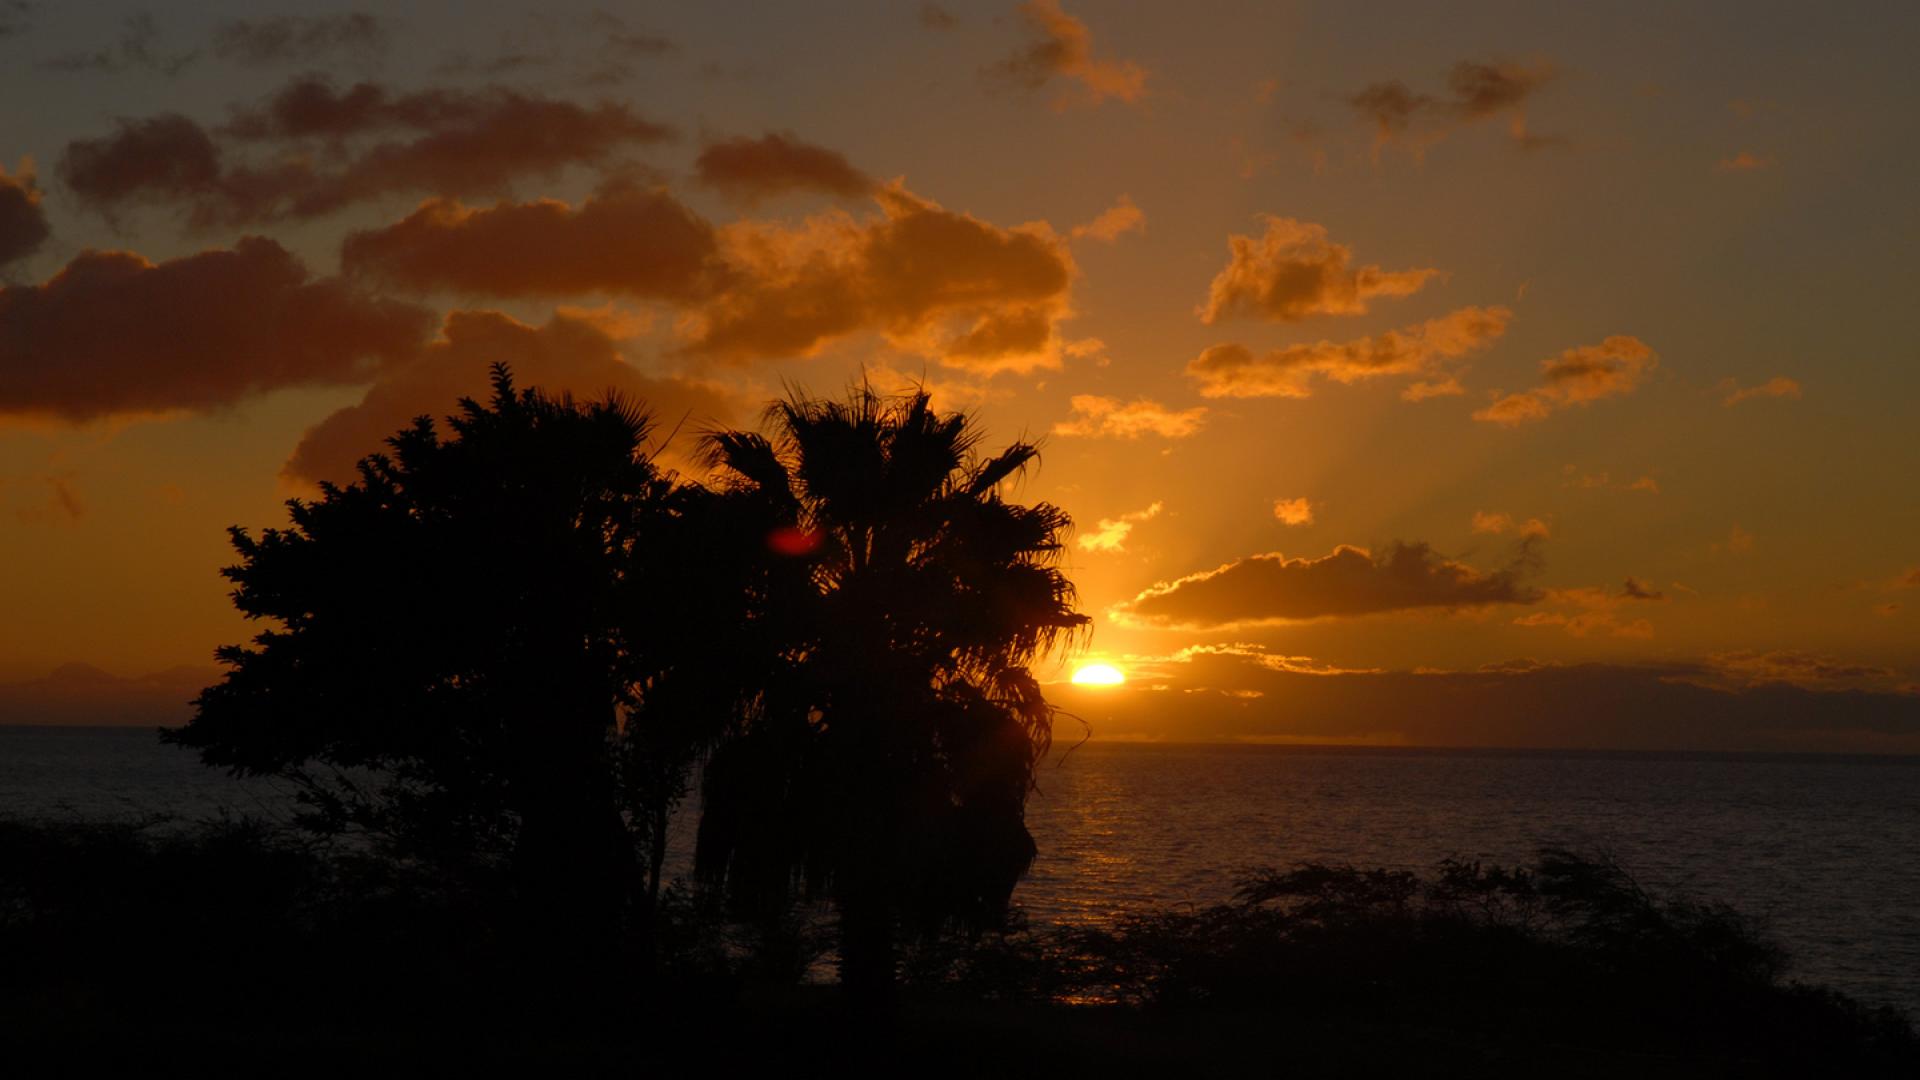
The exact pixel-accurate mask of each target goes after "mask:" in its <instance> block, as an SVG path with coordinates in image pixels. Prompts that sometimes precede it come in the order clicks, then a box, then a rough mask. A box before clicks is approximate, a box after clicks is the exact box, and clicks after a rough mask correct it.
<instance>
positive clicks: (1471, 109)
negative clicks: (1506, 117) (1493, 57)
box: [1447, 60, 1553, 120]
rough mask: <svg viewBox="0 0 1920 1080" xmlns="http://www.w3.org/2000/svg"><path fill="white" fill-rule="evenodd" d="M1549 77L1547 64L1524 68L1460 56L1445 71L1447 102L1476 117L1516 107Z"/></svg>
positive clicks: (1454, 107) (1472, 117) (1551, 75)
mask: <svg viewBox="0 0 1920 1080" xmlns="http://www.w3.org/2000/svg"><path fill="white" fill-rule="evenodd" d="M1551 78H1553V69H1552V68H1549V67H1541V68H1524V67H1520V66H1519V65H1517V64H1481V63H1475V62H1474V61H1471V60H1462V61H1461V62H1459V63H1458V64H1455V65H1453V70H1452V71H1451V72H1449V73H1448V74H1447V88H1448V89H1449V90H1451V91H1453V100H1452V101H1451V102H1449V106H1450V107H1451V108H1452V109H1453V110H1454V111H1455V112H1458V113H1459V114H1460V115H1462V116H1464V117H1466V118H1468V119H1472V120H1477V119H1479V118H1481V117H1483V116H1490V115H1492V114H1494V113H1497V112H1501V111H1503V110H1506V109H1512V108H1516V107H1518V106H1519V105H1520V104H1521V103H1523V102H1525V101H1526V99H1527V97H1528V95H1530V94H1532V93H1533V92H1534V91H1535V90H1538V89H1539V88H1540V87H1542V86H1544V85H1545V84H1546V83H1547V81H1548V80H1549V79H1551Z"/></svg>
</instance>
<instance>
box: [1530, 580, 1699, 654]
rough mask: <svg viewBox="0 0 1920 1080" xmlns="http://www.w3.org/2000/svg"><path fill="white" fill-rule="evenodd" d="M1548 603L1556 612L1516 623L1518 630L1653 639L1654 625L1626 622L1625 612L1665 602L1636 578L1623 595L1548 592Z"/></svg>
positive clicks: (1600, 591) (1575, 590)
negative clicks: (1542, 629)
mask: <svg viewBox="0 0 1920 1080" xmlns="http://www.w3.org/2000/svg"><path fill="white" fill-rule="evenodd" d="M1545 599H1546V603H1547V604H1548V605H1550V606H1551V607H1552V608H1553V609H1554V610H1545V611H1532V612H1528V613H1527V614H1525V615H1521V616H1519V617H1517V618H1515V619H1514V620H1513V624H1514V625H1515V626H1555V627H1559V628H1560V629H1563V630H1565V631H1566V632H1567V633H1569V634H1572V635H1573V636H1574V637H1586V636H1588V635H1589V634H1605V635H1608V636H1611V637H1621V638H1640V639H1645V638H1651V637H1652V636H1653V623H1652V621H1651V620H1648V619H1645V618H1624V617H1622V615H1621V609H1622V608H1623V607H1624V606H1626V605H1629V604H1633V603H1636V602H1646V601H1653V600H1660V599H1664V597H1662V596H1661V594H1659V593H1657V592H1653V591H1651V590H1649V589H1647V587H1646V586H1645V585H1643V584H1642V583H1640V582H1639V581H1636V580H1635V579H1633V578H1628V579H1627V584H1626V588H1625V589H1623V590H1622V591H1621V592H1619V593H1617V594H1616V593H1610V592H1608V591H1607V590H1605V589H1597V588H1573V589H1548V590H1547V593H1546V598H1545Z"/></svg>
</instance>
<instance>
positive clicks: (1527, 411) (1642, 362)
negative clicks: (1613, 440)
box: [1473, 334, 1659, 427]
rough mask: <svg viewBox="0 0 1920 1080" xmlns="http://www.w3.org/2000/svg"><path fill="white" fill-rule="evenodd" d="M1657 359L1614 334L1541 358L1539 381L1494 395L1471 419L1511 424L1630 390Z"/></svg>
mask: <svg viewBox="0 0 1920 1080" xmlns="http://www.w3.org/2000/svg"><path fill="white" fill-rule="evenodd" d="M1658 363H1659V358H1658V357H1656V356H1655V355H1654V352H1653V350H1652V349H1650V348H1648V347H1647V344H1646V343H1645V342H1643V341H1641V340H1640V339H1639V338H1636V337H1628V336H1626V335H1624V334H1616V335H1614V336H1613V337H1610V338H1607V339H1606V340H1605V341H1602V342H1601V343H1600V344H1598V345H1582V346H1579V347H1577V348H1572V349H1568V350H1566V351H1565V352H1563V353H1561V354H1560V355H1559V356H1556V357H1553V358H1551V359H1548V360H1542V361H1541V362H1540V369H1541V372H1542V381H1541V385H1539V386H1536V387H1534V388H1533V389H1531V390H1523V391H1520V392H1518V393H1513V394H1506V395H1504V396H1499V392H1498V391H1496V392H1495V394H1496V397H1495V400H1494V402H1493V404H1491V405H1488V406H1487V407H1486V408H1484V409H1481V410H1479V411H1477V412H1475V413H1474V414H1473V418H1474V419H1475V420H1484V421H1487V422H1488V423H1494V424H1502V425H1505V426H1508V427H1513V426H1516V425H1519V424H1525V423H1531V422H1533V421H1537V420H1544V419H1546V418H1547V417H1548V416H1549V415H1551V414H1552V413H1554V412H1555V411H1557V410H1560V409H1565V408H1568V407H1571V406H1574V405H1586V404H1588V403H1590V402H1594V401H1598V400H1600V399H1601V398H1607V397H1614V396H1616V395H1619V394H1627V393H1631V392H1632V391H1633V390H1634V388H1635V387H1637V386H1639V385H1640V381H1641V379H1643V378H1644V377H1645V376H1646V374H1647V372H1649V371H1651V370H1653V369H1654V367H1655V366H1657V365H1658Z"/></svg>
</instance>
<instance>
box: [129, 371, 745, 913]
mask: <svg viewBox="0 0 1920 1080" xmlns="http://www.w3.org/2000/svg"><path fill="white" fill-rule="evenodd" d="M449 422H450V424H451V427H452V429H453V437H451V438H445V439H443V438H441V437H440V435H439V433H438V432H437V431H436V429H435V427H434V424H433V422H432V421H431V420H430V419H429V418H427V417H421V418H420V419H418V420H417V421H415V423H414V425H413V426H412V427H411V428H409V429H407V430H405V431H402V432H401V433H399V434H398V435H396V436H394V437H393V438H391V439H389V440H388V443H389V446H390V449H391V454H390V455H389V454H376V455H374V456H371V457H369V458H366V459H365V460H364V461H362V462H361V464H360V479H359V480H358V481H357V482H355V483H353V484H351V485H349V486H347V487H339V486H335V485H331V484H328V485H322V489H321V496H320V498H319V499H317V500H314V501H302V500H292V501H290V502H289V503H288V510H289V513H290V517H291V521H292V524H291V526H290V527H289V528H286V529H269V530H266V531H265V532H264V533H262V534H261V535H260V536H259V537H258V538H255V537H254V536H252V535H250V534H249V533H248V532H247V531H246V530H244V529H241V528H237V527H236V528H234V529H232V530H230V533H231V536H232V542H233V546H234V548H235V549H236V550H237V551H238V552H239V555H240V562H239V564H238V565H235V566H232V567H229V568H227V569H226V570H225V571H224V574H225V576H226V577H227V578H228V579H229V580H231V581H232V582H233V583H234V585H235V589H234V592H233V601H234V604H235V605H236V606H237V607H238V608H239V609H240V610H241V611H242V612H244V613H245V614H246V615H247V617H248V618H250V619H259V620H264V621H267V622H269V623H270V624H272V625H271V626H270V627H269V628H268V629H266V630H265V631H263V632H262V633H260V634H259V635H258V636H257V637H256V638H255V639H254V641H253V644H252V645H251V646H242V645H233V646H227V647H225V648H223V649H221V650H220V651H219V659H220V660H221V661H222V662H223V663H224V664H225V665H226V666H227V668H228V670H227V672H226V674H225V676H224V678H223V679H222V681H221V682H220V683H218V684H216V685H214V686H211V687H208V688H207V689H206V690H205V691H203V692H202V693H201V695H200V697H199V698H198V699H197V700H196V703H195V704H196V706H197V709H196V713H195V715H194V717H193V719H192V721H191V722H190V723H188V724H187V725H185V726H184V727H182V728H180V729H178V730H177V731H174V732H170V733H167V735H166V736H165V737H166V738H167V739H168V740H169V741H171V742H174V743H178V744H180V745H182V746H187V747H192V748H195V749H197V750H199V752H200V754H201V757H202V759H203V760H204V761H206V762H207V763H208V764H210V765H217V766H225V767H228V768H229V769H231V770H233V771H235V772H238V773H241V774H252V775H271V776H278V777H284V778H287V779H289V780H291V781H293V782H294V783H295V784H297V785H298V790H299V793H300V797H301V799H302V801H303V802H304V803H305V805H306V810H305V813H304V814H303V823H304V824H306V825H308V826H309V827H312V828H314V829H317V830H320V831H322V832H326V833H339V832H342V831H347V830H354V831H359V832H364V833H366V834H369V835H372V836H374V837H377V838H379V839H380V840H381V841H382V842H383V843H385V844H387V845H389V846H390V850H392V851H394V852H397V853H398V854H400V855H402V856H406V857H410V858H416V859H426V860H432V861H433V862H434V863H436V864H437V865H440V866H442V867H447V868H463V869H466V870H469V871H475V872H480V873H487V874H497V873H502V872H504V873H506V874H507V875H508V876H509V878H510V880H511V881H512V882H514V883H515V884H516V885H517V892H518V894H519V895H520V896H522V897H523V898H524V899H525V900H527V901H529V902H531V904H532V905H533V907H534V908H535V913H536V915H538V916H539V917H540V919H541V920H542V921H546V922H550V923H551V924H552V925H553V926H554V927H557V928H565V927H575V928H579V930H580V932H581V933H582V934H585V933H587V932H589V931H590V930H591V931H596V932H597V931H599V930H604V929H605V928H606V927H607V926H608V925H609V922H610V920H613V919H616V918H618V916H619V913H620V905H621V904H622V903H623V902H624V899H625V898H626V897H628V896H629V895H631V893H632V890H633V886H634V875H635V874H636V872H637V867H636V862H637V848H638V847H639V846H641V845H645V846H648V847H652V848H654V849H658V848H659V846H660V840H661V836H660V823H661V822H663V821H664V820H665V817H666V812H667V808H668V807H670V806H671V803H672V801H673V800H674V799H675V798H677V797H678V794H679V792H680V791H681V790H682V788H683V786H684V785H683V784H682V779H683V778H684V776H685V772H686V769H687V768H688V767H689V766H690V763H691V760H692V756H693V755H694V754H695V753H696V752H697V751H698V750H699V748H700V747H701V746H703V745H704V742H703V740H706V739H709V738H710V736H711V734H712V733H714V732H715V731H717V728H715V727H714V725H713V724H711V723H709V724H708V725H707V728H709V729H712V730H707V729H703V728H701V726H700V721H698V720H697V719H696V718H694V717H690V716H687V715H685V714H684V713H683V712H681V711H678V710H675V709H672V708H669V706H670V705H678V704H681V703H682V702H681V701H676V700H675V695H674V694H673V693H671V692H670V688H672V687H674V686H677V685H679V683H680V682H681V681H683V680H680V679H677V678H676V676H675V673H676V671H677V665H679V664H680V662H681V661H683V660H684V659H685V658H686V656H687V655H688V654H689V652H690V651H691V650H690V649H688V648H686V647H685V646H680V647H677V648H670V647H669V646H670V645H672V644H673V643H674V642H675V641H677V640H681V639H677V638H675V637H672V636H670V635H668V634H666V633H664V632H662V631H661V630H660V629H659V628H658V627H656V626H654V625H653V624H654V623H655V622H656V621H658V620H661V619H671V618H673V614H672V611H673V609H672V608H671V607H666V608H662V607H660V606H657V605H653V604H648V603H646V602H645V601H644V598H643V595H642V594H643V592H644V589H645V588H647V587H651V585H652V583H655V582H658V581H660V580H662V579H664V578H665V577H666V575H665V574H663V573H660V572H658V571H659V569H660V565H659V563H660V562H662V561H665V560H674V561H675V562H676V564H678V563H679V562H680V561H681V560H684V559H685V558H686V553H687V552H688V551H689V550H692V549H693V548H694V546H695V545H694V544H693V542H692V540H691V538H690V536H689V528H690V526H689V525H688V524H687V523H686V522H684V521H682V520H681V518H682V516H683V515H684V513H685V512H686V511H687V509H688V507H687V506H686V505H684V504H683V502H682V501H679V497H678V496H676V493H675V488H674V485H673V482H672V477H671V476H669V475H667V474H665V473H663V472H662V471H660V470H659V469H657V468H656V467H655V466H654V464H653V462H652V461H651V460H650V458H649V456H648V453H647V450H646V441H647V437H648V433H649V421H648V418H647V417H646V415H645V414H644V413H642V412H641V411H639V410H638V409H636V408H634V407H632V406H630V405H629V404H627V403H625V402H622V401H621V400H620V399H619V398H618V397H617V396H609V397H608V398H607V399H606V400H604V401H598V402H594V403H590V404H576V403H575V402H573V401H572V400H571V399H570V398H552V397H548V396H545V395H542V394H540V393H539V392H537V391H532V390H528V391H518V392H516V390H515V389H514V386H513V381H512V377H511V374H510V373H509V371H508V370H507V368H506V367H505V366H504V365H495V367H494V369H493V395H492V398H491V400H490V401H489V402H488V403H487V404H485V405H481V404H479V403H477V402H475V401H472V400H462V401H461V403H460V412H459V414H458V415H456V416H454V417H452V418H451V419H450V421H449ZM674 570H675V573H676V575H677V576H676V577H675V578H674V580H677V581H678V580H699V579H700V574H699V573H698V572H697V571H696V572H691V573H689V568H688V567H686V566H684V565H675V567H674ZM671 599H672V600H673V601H674V602H677V603H680V604H686V603H688V602H689V599H690V598H689V597H688V596H686V595H682V596H679V597H676V598H671ZM656 686H658V687H662V688H663V690H662V695H661V698H662V700H661V703H660V704H661V707H660V708H658V709H653V710H651V711H649V710H648V709H647V708H646V707H645V706H646V705H647V702H645V701H644V700H643V699H642V692H643V691H644V690H646V689H648V688H651V687H656ZM669 714H671V715H669ZM707 715H708V716H710V717H717V716H718V715H721V714H716V713H709V714H707ZM652 865H653V867H654V871H653V874H652V878H653V879H654V880H652V881H649V882H648V885H649V890H648V891H649V894H650V893H651V892H652V891H654V890H657V877H658V870H657V867H658V861H657V857H656V859H655V860H654V862H653V864H652Z"/></svg>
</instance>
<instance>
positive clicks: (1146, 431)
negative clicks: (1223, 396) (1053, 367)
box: [1053, 394, 1207, 439]
mask: <svg viewBox="0 0 1920 1080" xmlns="http://www.w3.org/2000/svg"><path fill="white" fill-rule="evenodd" d="M1070 404H1071V405H1072V406H1073V412H1074V416H1073V419H1071V420H1062V421H1061V422H1060V423H1057V424H1055V425H1053V433H1054V434H1055V435H1064V436H1067V437H1069V438H1076V437H1079V438H1090V439H1100V438H1107V439H1138V438H1140V437H1141V436H1143V435H1158V436H1159V437H1161V438H1163V439H1184V438H1186V437H1187V436H1189V435H1192V434H1193V433H1195V432H1197V431H1199V430H1200V427H1201V425H1202V424H1204V423H1205V422H1206V416H1207V410H1206V407H1205V406H1195V407H1194V408H1191V409H1178V410H1176V409H1169V408H1167V407H1166V406H1165V405H1162V404H1160V403H1159V402H1157V401H1149V400H1148V399H1146V398H1136V399H1135V400H1133V401H1130V402H1125V403H1123V402H1121V400H1120V399H1119V398H1110V397H1099V396H1096V395H1093V394H1075V395H1074V396H1073V400H1072V401H1071V402H1070Z"/></svg>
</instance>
